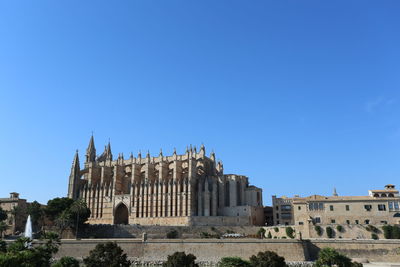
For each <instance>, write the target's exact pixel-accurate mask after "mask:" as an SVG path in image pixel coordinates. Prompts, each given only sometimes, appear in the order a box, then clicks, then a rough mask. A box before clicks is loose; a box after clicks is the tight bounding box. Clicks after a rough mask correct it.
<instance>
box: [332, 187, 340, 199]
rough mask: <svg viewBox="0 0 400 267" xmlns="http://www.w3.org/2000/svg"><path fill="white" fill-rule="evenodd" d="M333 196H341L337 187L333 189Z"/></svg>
mask: <svg viewBox="0 0 400 267" xmlns="http://www.w3.org/2000/svg"><path fill="white" fill-rule="evenodd" d="M333 196H334V197H337V196H339V195H338V193H337V192H336V187H334V188H333Z"/></svg>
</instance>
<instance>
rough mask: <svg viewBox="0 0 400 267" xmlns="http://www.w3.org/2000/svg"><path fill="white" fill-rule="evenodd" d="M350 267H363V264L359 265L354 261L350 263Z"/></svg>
mask: <svg viewBox="0 0 400 267" xmlns="http://www.w3.org/2000/svg"><path fill="white" fill-rule="evenodd" d="M351 267H363V264H362V263H359V262H356V261H354V262H352V263H351Z"/></svg>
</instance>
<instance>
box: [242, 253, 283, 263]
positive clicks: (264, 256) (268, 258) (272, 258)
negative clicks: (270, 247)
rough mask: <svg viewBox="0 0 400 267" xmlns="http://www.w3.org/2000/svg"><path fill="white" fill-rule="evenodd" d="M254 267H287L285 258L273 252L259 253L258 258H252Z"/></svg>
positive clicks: (251, 261)
mask: <svg viewBox="0 0 400 267" xmlns="http://www.w3.org/2000/svg"><path fill="white" fill-rule="evenodd" d="M250 264H251V266H253V267H265V266H266V267H286V263H285V258H284V257H281V256H279V255H278V254H276V253H275V252H273V251H265V252H258V254H257V256H255V255H253V256H251V257H250Z"/></svg>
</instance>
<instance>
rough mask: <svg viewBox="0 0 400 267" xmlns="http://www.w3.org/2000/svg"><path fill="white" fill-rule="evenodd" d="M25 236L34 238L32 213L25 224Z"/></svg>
mask: <svg viewBox="0 0 400 267" xmlns="http://www.w3.org/2000/svg"><path fill="white" fill-rule="evenodd" d="M24 236H25V237H27V238H29V239H32V221H31V215H29V216H28V219H27V220H26V224H25V233H24Z"/></svg>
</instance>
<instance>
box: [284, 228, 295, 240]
mask: <svg viewBox="0 0 400 267" xmlns="http://www.w3.org/2000/svg"><path fill="white" fill-rule="evenodd" d="M285 231H286V235H287V236H288V237H290V238H294V230H293V228H292V227H290V226H289V227H286V228H285Z"/></svg>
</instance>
